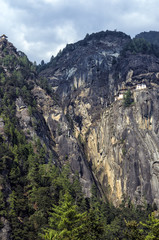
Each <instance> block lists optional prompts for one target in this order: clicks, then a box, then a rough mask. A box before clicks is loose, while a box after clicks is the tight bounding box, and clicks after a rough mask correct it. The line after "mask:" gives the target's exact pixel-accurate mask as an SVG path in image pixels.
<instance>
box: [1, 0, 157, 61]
mask: <svg viewBox="0 0 159 240" xmlns="http://www.w3.org/2000/svg"><path fill="white" fill-rule="evenodd" d="M158 23H159V1H158V0H24V1H23V0H0V35H2V34H6V35H7V36H8V40H9V41H10V42H12V43H13V44H14V45H15V47H16V48H17V49H18V50H21V51H23V52H24V53H26V54H27V56H28V57H29V59H30V60H31V61H32V62H33V61H36V62H37V63H40V62H41V60H42V59H43V60H44V61H45V62H48V61H49V60H50V58H51V56H52V55H54V56H55V55H56V54H57V53H58V51H59V50H60V49H63V47H65V45H66V44H67V43H74V42H76V41H78V40H80V39H83V38H84V37H85V35H86V34H87V33H89V34H91V33H92V32H98V31H102V30H104V31H105V30H115V29H117V31H123V32H125V33H127V34H128V35H131V36H132V37H134V36H135V35H136V34H137V33H140V32H143V31H149V30H155V31H158V30H159V29H158Z"/></svg>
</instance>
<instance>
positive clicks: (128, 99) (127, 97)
mask: <svg viewBox="0 0 159 240" xmlns="http://www.w3.org/2000/svg"><path fill="white" fill-rule="evenodd" d="M132 103H133V99H132V95H131V91H130V89H129V90H128V91H127V92H126V93H125V94H124V101H123V104H124V107H129V106H130V105H131V104H132Z"/></svg>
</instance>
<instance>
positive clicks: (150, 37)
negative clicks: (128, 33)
mask: <svg viewBox="0 0 159 240" xmlns="http://www.w3.org/2000/svg"><path fill="white" fill-rule="evenodd" d="M135 38H143V39H145V40H146V41H148V42H150V43H152V44H154V45H157V46H159V32H157V31H149V32H141V33H139V34H137V35H136V36H135Z"/></svg>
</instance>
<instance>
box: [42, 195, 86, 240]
mask: <svg viewBox="0 0 159 240" xmlns="http://www.w3.org/2000/svg"><path fill="white" fill-rule="evenodd" d="M85 219H86V213H83V214H81V213H78V212H77V206H76V205H73V204H72V197H71V195H70V194H69V193H66V194H65V195H64V199H63V201H61V202H60V204H59V206H56V205H54V206H53V208H52V212H51V213H50V218H49V228H47V229H45V230H44V232H45V233H44V234H42V235H41V236H42V239H48V240H55V239H56V240H60V239H61V240H78V239H82V238H81V237H82V236H81V235H82V234H83V233H84V231H83V230H84V227H85Z"/></svg>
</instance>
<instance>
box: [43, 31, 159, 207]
mask: <svg viewBox="0 0 159 240" xmlns="http://www.w3.org/2000/svg"><path fill="white" fill-rule="evenodd" d="M129 41H130V38H129V37H128V36H126V35H125V34H122V33H117V32H109V31H107V32H105V33H104V32H102V33H99V35H98V34H97V35H91V36H88V37H87V38H85V40H83V41H81V42H78V43H76V44H74V45H68V46H67V47H66V48H65V49H64V50H63V52H62V53H60V54H59V55H58V56H57V57H56V58H55V59H54V60H53V62H51V63H50V64H49V65H48V67H46V69H45V70H44V71H42V72H41V73H40V74H41V75H42V76H45V77H47V78H48V80H49V82H50V84H51V85H52V87H53V89H54V91H55V92H56V93H57V94H58V95H60V97H61V99H62V106H63V109H64V113H65V116H66V115H67V116H69V118H70V119H71V121H72V125H73V128H74V136H75V138H76V139H78V140H79V141H80V143H81V146H82V147H83V149H84V152H85V154H86V156H87V161H88V163H89V166H90V167H91V169H92V172H93V174H94V176H95V178H96V181H97V182H98V183H99V185H100V186H101V192H102V193H104V195H106V196H107V198H108V199H109V200H111V201H113V203H114V204H115V205H119V203H120V202H121V200H122V198H123V196H124V195H126V196H129V197H130V198H131V200H132V201H133V202H134V203H136V204H142V203H144V202H145V201H146V202H148V203H151V204H152V203H156V204H157V205H158V206H159V175H158V164H159V161H158V152H159V145H158V138H159V135H158V125H159V122H158V104H159V103H158V92H159V85H158V83H159V59H158V58H157V57H156V56H154V55H151V54H141V53H138V54H132V53H130V52H127V53H126V55H124V56H123V55H120V51H121V50H122V49H123V47H124V46H125V45H126V44H127V43H128V42H129ZM128 89H129V90H130V91H131V94H132V99H133V103H132V104H131V105H130V106H129V107H124V104H123V98H124V94H125V93H126V92H127V91H128ZM69 153H70V154H71V150H70V152H68V154H69Z"/></svg>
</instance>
